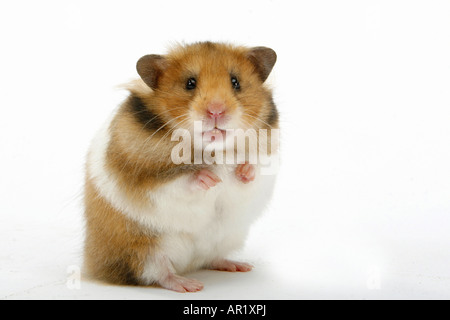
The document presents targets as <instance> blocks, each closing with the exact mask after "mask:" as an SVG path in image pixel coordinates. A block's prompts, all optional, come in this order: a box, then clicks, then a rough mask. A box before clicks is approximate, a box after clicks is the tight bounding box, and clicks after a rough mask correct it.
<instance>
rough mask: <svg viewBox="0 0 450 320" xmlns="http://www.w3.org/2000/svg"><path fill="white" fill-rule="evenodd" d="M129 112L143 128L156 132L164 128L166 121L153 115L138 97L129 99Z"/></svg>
mask: <svg viewBox="0 0 450 320" xmlns="http://www.w3.org/2000/svg"><path fill="white" fill-rule="evenodd" d="M128 111H129V112H131V113H132V115H133V116H134V118H135V119H136V120H137V121H138V122H139V123H140V124H141V125H142V128H145V129H147V130H151V131H156V130H158V129H160V128H161V127H162V126H164V124H165V123H164V121H163V120H162V119H161V118H160V117H159V116H158V115H157V114H155V113H153V112H152V111H151V110H150V109H149V108H148V107H147V106H146V105H145V103H144V101H143V100H142V99H141V98H139V97H138V96H136V95H134V94H132V95H130V97H129V98H128Z"/></svg>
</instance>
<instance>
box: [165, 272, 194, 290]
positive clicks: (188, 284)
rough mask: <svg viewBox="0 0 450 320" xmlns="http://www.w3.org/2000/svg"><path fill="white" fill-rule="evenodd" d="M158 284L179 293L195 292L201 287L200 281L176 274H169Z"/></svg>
mask: <svg viewBox="0 0 450 320" xmlns="http://www.w3.org/2000/svg"><path fill="white" fill-rule="evenodd" d="M159 285H160V286H161V287H163V288H165V289H169V290H172V291H176V292H180V293H186V292H197V291H200V290H202V289H203V283H201V282H200V281H198V280H195V279H188V278H184V277H181V276H179V275H176V274H169V275H168V276H167V277H165V278H164V279H163V280H161V281H159Z"/></svg>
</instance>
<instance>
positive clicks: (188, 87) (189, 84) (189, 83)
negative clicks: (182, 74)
mask: <svg viewBox="0 0 450 320" xmlns="http://www.w3.org/2000/svg"><path fill="white" fill-rule="evenodd" d="M195 88H197V80H195V78H189V79H188V81H187V82H186V90H194V89H195Z"/></svg>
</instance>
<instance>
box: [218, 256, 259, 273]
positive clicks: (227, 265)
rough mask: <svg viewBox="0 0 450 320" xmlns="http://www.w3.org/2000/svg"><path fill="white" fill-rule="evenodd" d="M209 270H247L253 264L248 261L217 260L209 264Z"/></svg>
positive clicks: (249, 269)
mask: <svg viewBox="0 0 450 320" xmlns="http://www.w3.org/2000/svg"><path fill="white" fill-rule="evenodd" d="M210 269H211V270H218V271H228V272H249V271H252V269H253V266H252V265H251V264H249V263H244V262H237V261H231V260H226V259H224V260H218V261H215V262H213V263H212V264H211V265H210Z"/></svg>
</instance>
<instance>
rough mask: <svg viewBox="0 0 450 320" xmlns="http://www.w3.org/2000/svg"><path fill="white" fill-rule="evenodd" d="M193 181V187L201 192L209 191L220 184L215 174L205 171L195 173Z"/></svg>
mask: <svg viewBox="0 0 450 320" xmlns="http://www.w3.org/2000/svg"><path fill="white" fill-rule="evenodd" d="M194 180H195V183H194V185H195V186H197V187H198V188H200V189H202V190H209V189H210V188H212V187H215V186H216V185H217V184H218V183H220V182H222V180H221V179H220V178H219V177H218V176H217V175H216V174H215V173H213V172H211V171H209V170H207V169H203V170H200V171H199V172H197V173H196V174H195V177H194Z"/></svg>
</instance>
